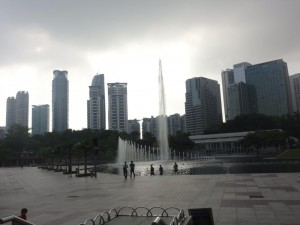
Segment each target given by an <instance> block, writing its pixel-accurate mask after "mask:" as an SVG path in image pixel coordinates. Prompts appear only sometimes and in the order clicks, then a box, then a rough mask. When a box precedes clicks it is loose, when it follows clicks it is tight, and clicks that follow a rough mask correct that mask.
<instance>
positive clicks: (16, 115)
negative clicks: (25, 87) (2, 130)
mask: <svg viewBox="0 0 300 225" xmlns="http://www.w3.org/2000/svg"><path fill="white" fill-rule="evenodd" d="M28 108H29V94H28V92H27V91H19V92H18V93H17V96H16V98H14V97H9V98H7V101H6V127H7V129H9V128H10V127H11V126H12V125H14V124H18V125H20V126H23V127H28V116H29V109H28Z"/></svg>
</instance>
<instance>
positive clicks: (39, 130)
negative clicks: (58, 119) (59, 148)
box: [32, 104, 49, 135]
mask: <svg viewBox="0 0 300 225" xmlns="http://www.w3.org/2000/svg"><path fill="white" fill-rule="evenodd" d="M47 132H49V105H48V104H46V105H33V106H32V135H35V134H44V133H47Z"/></svg>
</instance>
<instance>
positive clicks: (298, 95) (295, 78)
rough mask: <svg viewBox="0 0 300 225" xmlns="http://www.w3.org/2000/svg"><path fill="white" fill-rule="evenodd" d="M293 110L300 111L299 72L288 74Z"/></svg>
mask: <svg viewBox="0 0 300 225" xmlns="http://www.w3.org/2000/svg"><path fill="white" fill-rule="evenodd" d="M290 83H291V94H292V104H293V111H294V112H299V113H300V73H297V74H294V75H292V76H290Z"/></svg>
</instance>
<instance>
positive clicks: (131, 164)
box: [123, 161, 178, 180]
mask: <svg viewBox="0 0 300 225" xmlns="http://www.w3.org/2000/svg"><path fill="white" fill-rule="evenodd" d="M129 167H130V179H131V178H132V176H133V178H135V172H134V169H135V164H134V163H133V161H131V163H130V164H129ZM158 170H159V175H161V176H162V175H163V174H164V168H163V167H162V165H159V169H158ZM173 171H174V174H175V175H178V164H177V163H176V162H175V164H174V166H173ZM123 175H124V177H125V180H126V179H127V176H128V165H127V162H126V161H125V163H124V165H123ZM150 175H151V176H154V175H155V173H154V167H153V164H151V166H150Z"/></svg>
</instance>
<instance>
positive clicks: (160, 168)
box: [159, 165, 164, 176]
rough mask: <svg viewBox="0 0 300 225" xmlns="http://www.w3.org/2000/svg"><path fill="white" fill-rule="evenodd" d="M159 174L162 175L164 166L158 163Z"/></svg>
mask: <svg viewBox="0 0 300 225" xmlns="http://www.w3.org/2000/svg"><path fill="white" fill-rule="evenodd" d="M159 174H160V175H161V176H162V175H163V174H164V168H163V167H162V166H161V165H159Z"/></svg>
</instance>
